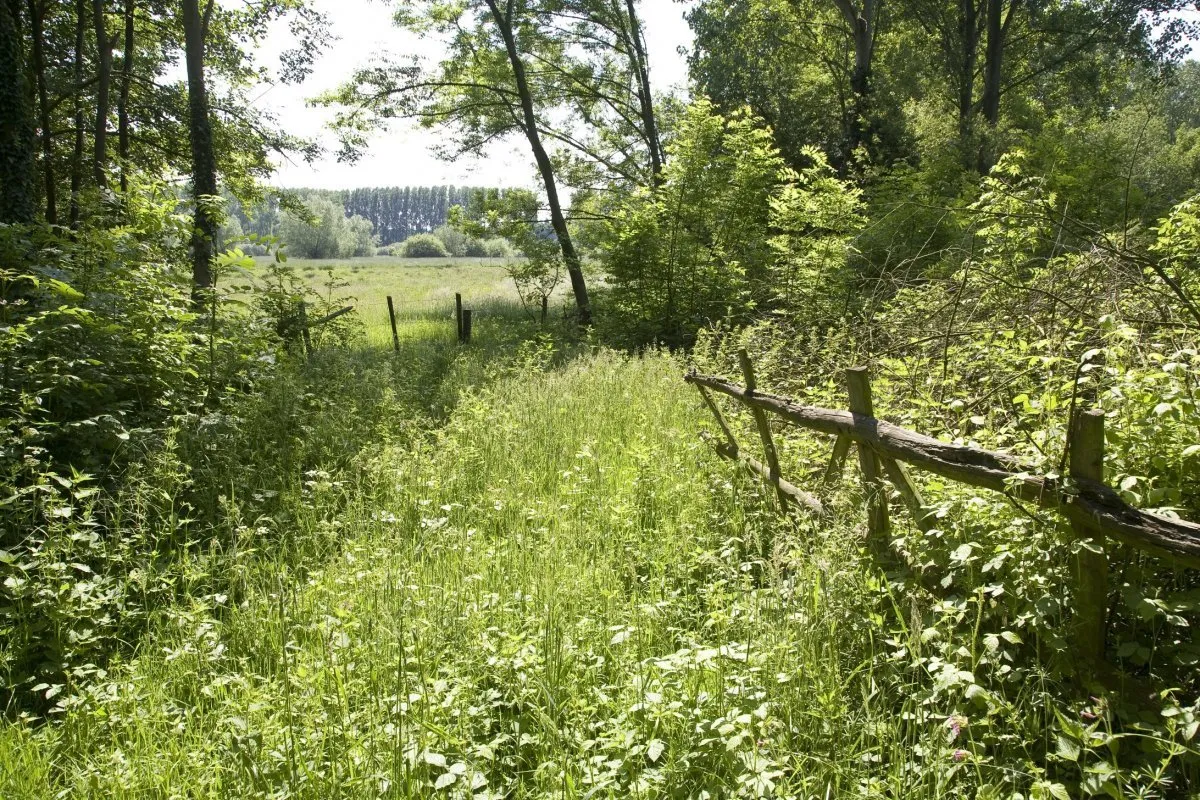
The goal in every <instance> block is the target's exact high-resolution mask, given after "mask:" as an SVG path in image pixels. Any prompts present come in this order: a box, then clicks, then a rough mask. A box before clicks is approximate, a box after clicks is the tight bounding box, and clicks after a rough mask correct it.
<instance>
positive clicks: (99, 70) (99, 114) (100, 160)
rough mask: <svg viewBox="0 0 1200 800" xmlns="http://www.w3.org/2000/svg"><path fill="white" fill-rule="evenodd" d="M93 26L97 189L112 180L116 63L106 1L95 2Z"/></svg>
mask: <svg viewBox="0 0 1200 800" xmlns="http://www.w3.org/2000/svg"><path fill="white" fill-rule="evenodd" d="M92 25H93V27H94V28H95V32H96V53H97V57H96V120H95V122H96V124H95V129H94V131H93V134H92V144H93V154H92V176H93V178H94V179H95V181H96V185H97V186H104V185H105V184H106V183H107V182H108V179H107V177H106V175H105V170H106V168H107V166H108V114H109V111H110V110H111V101H110V96H109V95H110V92H111V91H112V62H113V47H114V45H115V42H114V41H113V40H112V39H110V38H109V35H108V14H107V10H106V9H105V7H104V0H92Z"/></svg>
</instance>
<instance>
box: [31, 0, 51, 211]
mask: <svg viewBox="0 0 1200 800" xmlns="http://www.w3.org/2000/svg"><path fill="white" fill-rule="evenodd" d="M45 16H46V7H45V6H44V5H42V4H41V3H39V2H37V0H29V25H30V28H31V32H32V34H33V78H34V80H35V81H36V82H37V97H38V127H40V128H41V129H42V178H43V180H44V184H43V185H44V186H45V194H46V222H48V223H49V224H51V225H57V224H58V196H57V191H56V189H57V185H56V182H55V177H54V134H53V132H52V131H51V129H50V99H49V93H48V91H47V89H46V53H45V33H44V31H43V26H44V22H45Z"/></svg>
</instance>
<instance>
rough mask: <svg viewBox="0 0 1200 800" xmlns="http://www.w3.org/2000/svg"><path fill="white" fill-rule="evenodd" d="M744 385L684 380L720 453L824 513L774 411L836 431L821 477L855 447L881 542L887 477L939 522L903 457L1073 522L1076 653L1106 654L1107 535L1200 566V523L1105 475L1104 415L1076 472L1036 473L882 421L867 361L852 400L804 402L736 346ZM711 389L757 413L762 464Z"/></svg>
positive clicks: (1073, 451)
mask: <svg viewBox="0 0 1200 800" xmlns="http://www.w3.org/2000/svg"><path fill="white" fill-rule="evenodd" d="M739 358H740V360H741V368H742V375H743V378H744V379H745V383H746V385H745V386H740V385H738V384H736V383H733V382H731V381H728V380H725V379H723V378H719V377H715V376H712V375H700V374H697V373H695V372H694V371H693V372H691V373H689V374H688V375H687V376H686V377H685V380H686V381H687V382H688V383H690V384H692V385H693V386H695V387H696V388H697V389H699V391H700V394H701V396H702V397H703V398H704V402H705V404H706V405H707V406H708V407H709V409H710V410H711V411H712V413H713V416H714V417H715V418H716V421H717V425H718V427H719V428H720V429H721V432H722V434H723V435H724V438H725V441H724V442H723V443H720V442H715V443H714V446H715V448H716V450H717V452H718V453H720V454H721V455H722V456H724V457H726V458H729V459H732V460H737V461H740V462H741V463H742V464H743V465H744V466H745V467H746V468H747V469H748V470H749V471H750V472H753V473H754V474H756V475H758V476H759V477H761V478H762V479H763V480H765V481H766V482H767V483H769V484H770V485H771V486H773V487H774V488H775V491H776V494H777V495H778V498H779V502H780V505H781V508H783V509H787V508H788V506H789V505H791V506H799V507H803V508H807V509H808V510H810V511H812V512H814V513H817V514H824V513H825V508H824V505H823V504H822V502H821V500H820V499H819V498H818V497H816V496H815V495H813V494H810V493H809V492H806V491H804V490H803V489H800V488H798V487H796V486H794V485H793V484H791V483H789V482H788V481H786V480H784V478H783V476H782V474H780V468H779V457H778V453H777V451H776V448H775V443H774V441H773V439H772V435H771V428H770V425H769V423H768V414H771V415H775V416H777V417H780V418H782V419H784V420H786V421H787V422H790V423H792V424H794V425H798V426H800V427H802V428H807V429H809V430H813V431H817V432H819V433H825V434H831V435H833V436H835V437H836V439H835V441H834V445H833V455H832V457H831V459H830V461H829V466H828V468H827V469H826V470H825V475H824V484H825V485H826V486H829V485H831V484H832V483H833V482H835V481H836V480H837V479H838V478H840V476H841V474H842V472H843V468H844V464H845V460H846V457H847V455H848V454H849V452H850V448H851V446H852V445H856V446H857V455H858V463H859V467H860V470H861V473H862V476H863V482H864V485H865V488H866V490H867V514H868V536H869V538H870V541H871V544H872V546H873V547H875V548H884V547H890V537H889V535H888V531H889V527H890V519H889V515H890V509H889V504H888V501H887V493H886V490H885V479H886V481H887V482H890V483H891V484H892V485H893V486H895V488H896V490H897V493H898V494H899V496H900V498H901V500H902V501H903V505H904V506H905V507H907V508H908V510H909V512H910V513H911V514H912V516H913V519H914V520H915V522H916V524H917V526H918V527H919V528H920V529H922V530H928V529H929V528H931V527H932V523H931V521H930V518H929V512H928V510H927V508H926V506H925V503H924V501H923V499H922V497H921V494H920V491H919V489H918V488H917V486H916V485H915V484H914V483H913V481H912V480H911V478H910V477H909V475H908V472H907V470H906V468H905V463H907V464H911V465H912V466H914V467H918V468H920V469H924V470H927V471H929V472H932V473H935V474H937V475H940V476H941V477H943V478H946V479H948V480H952V481H956V482H958V483H965V484H967V485H969V486H978V487H981V488H985V489H991V490H994V491H997V492H1003V493H1004V494H1006V495H1008V496H1009V497H1012V498H1014V499H1019V500H1023V501H1026V502H1031V503H1035V504H1037V505H1038V506H1040V507H1042V508H1046V509H1049V510H1052V511H1056V512H1058V513H1060V514H1062V515H1063V516H1064V517H1066V519H1067V520H1069V521H1070V523H1071V528H1072V530H1073V531H1074V535H1075V536H1076V537H1077V538H1078V539H1080V540H1081V542H1080V546H1079V548H1078V556H1077V557H1076V559H1075V563H1074V565H1073V572H1074V581H1075V619H1074V634H1075V639H1076V643H1077V646H1078V650H1079V654H1080V655H1081V656H1083V657H1085V658H1087V659H1089V660H1090V661H1093V662H1099V661H1101V660H1102V659H1103V656H1104V636H1105V629H1106V627H1107V609H1108V603H1107V595H1108V555H1107V550H1106V540H1107V539H1108V538H1112V539H1116V540H1118V541H1120V542H1123V543H1125V544H1127V545H1129V546H1131V547H1135V548H1137V549H1140V550H1144V551H1147V552H1149V553H1152V554H1154V555H1156V556H1161V557H1163V558H1166V559H1168V560H1170V561H1171V562H1172V563H1174V564H1177V565H1179V566H1185V567H1193V568H1200V525H1196V524H1194V523H1191V522H1185V521H1182V520H1177V519H1169V518H1167V517H1162V516H1158V515H1155V514H1149V513H1147V512H1145V511H1140V510H1138V509H1136V508H1133V507H1132V506H1130V505H1128V504H1127V503H1126V502H1125V501H1124V500H1122V499H1121V497H1120V496H1119V495H1118V494H1117V493H1116V492H1115V491H1114V490H1113V489H1111V488H1110V487H1109V486H1107V485H1106V484H1105V483H1104V413H1103V412H1101V411H1095V410H1088V411H1080V412H1078V413H1075V414H1074V415H1073V418H1072V420H1071V426H1070V433H1069V436H1068V441H1067V447H1068V452H1069V465H1070V469H1069V471H1068V472H1069V478H1068V479H1067V480H1063V479H1059V478H1056V477H1053V476H1049V475H1036V474H1034V470H1033V468H1031V467H1029V466H1027V465H1024V464H1022V463H1021V461H1020V460H1019V459H1016V458H1014V457H1013V456H1011V455H1009V454H1007V453H1001V452H994V451H990V450H982V449H979V448H974V447H965V446H963V445H957V444H951V443H949V442H943V441H940V440H938V439H934V438H932V437H930V436H925V435H923V434H920V433H915V432H913V431H910V430H906V429H905V428H901V427H899V426H897V425H893V424H891V423H889V422H885V421H883V420H881V419H877V418H876V417H875V414H874V408H873V407H872V401H871V383H870V376H869V373H868V370H867V368H866V367H858V368H855V369H851V370H847V372H846V389H847V393H848V396H849V403H848V405H849V408H848V410H845V411H840V410H834V409H828V408H817V407H814V406H806V405H801V404H799V403H796V402H794V401H792V400H791V399H789V398H786V397H781V396H779V395H774V394H769V393H767V392H760V391H759V390H758V388H757V384H756V381H755V375H754V368H753V365H752V364H751V362H750V358H749V356H748V355H747V354H746V351H745V350H743V351H741V352H740V353H739ZM711 392H716V393H719V394H722V395H725V396H726V397H730V398H732V399H733V400H735V401H737V402H738V403H740V404H741V405H743V406H745V407H747V408H748V409H749V410H750V412H751V413H752V414H753V416H754V420H755V424H756V427H757V428H758V434H759V438H760V440H761V444H762V449H763V452H764V458H765V463H763V462H760V461H758V460H757V459H756V458H754V457H752V456H750V455H748V454H747V453H745V452H743V451H742V449H741V447H740V446H739V445H738V442H737V439H736V438H735V437H734V435H733V431H732V430H731V429H730V427H729V424H728V423H727V422H726V420H725V417H724V415H723V414H722V413H721V409H720V408H719V407H718V406H717V404H716V402H714V400H713V398H712V395H711Z"/></svg>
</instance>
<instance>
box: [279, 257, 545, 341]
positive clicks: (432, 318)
mask: <svg viewBox="0 0 1200 800" xmlns="http://www.w3.org/2000/svg"><path fill="white" fill-rule="evenodd" d="M258 260H259V263H260V264H262V263H264V261H266V260H268V259H262V258H260V259H258ZM287 263H288V265H290V266H292V267H293V269H294V270H295V271H296V275H299V276H300V277H301V278H304V281H305V282H307V283H308V284H310V285H311V287H312V288H313V289H316V290H317V291H319V293H320V294H322V296H323V297H325V299H326V300H328V301H329V305H330V307H334V308H336V307H341V306H343V305H347V306H354V308H355V312H356V314H358V318H359V319H360V320H361V323H362V325H364V329H365V331H366V336H367V342H368V343H370V344H372V345H379V347H384V345H389V344H390V343H391V330H390V326H389V323H388V295H391V297H392V302H394V305H395V309H396V319H397V323H398V326H400V336H401V337H414V336H415V337H428V336H452V331H454V303H455V293H460V294H462V297H463V307H464V308H470V309H473V312H474V317H475V320H474V324H475V327H476V330H478V327H479V326H480V325H485V326H486V325H488V324H490V321H488V318H496V317H508V318H522V317H527V313H526V311H524V309H523V308H522V306H521V297H520V295H518V294H517V290H516V287H515V285H514V283H512V279H511V278H510V277H509V276H508V273H506V272H505V265H506V264H508V263H509V259H488V258H450V259H445V258H414V259H406V258H395V257H390V255H380V257H373V258H354V259H330V260H316V259H296V258H292V259H288V261H287ZM330 270H331V271H332V278H331V277H330ZM559 294H560V291H559Z"/></svg>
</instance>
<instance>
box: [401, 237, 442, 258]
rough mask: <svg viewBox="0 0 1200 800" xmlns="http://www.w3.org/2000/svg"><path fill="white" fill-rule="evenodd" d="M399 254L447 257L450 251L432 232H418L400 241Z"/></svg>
mask: <svg viewBox="0 0 1200 800" xmlns="http://www.w3.org/2000/svg"><path fill="white" fill-rule="evenodd" d="M400 255H401V256H402V257H404V258H449V257H450V251H449V250H447V249H446V245H445V244H444V243H443V242H442V240H441V239H439V238H438V237H436V236H434V235H433V234H432V233H418V234H417V235H416V236H410V237H408V238H407V239H405V240H404V242H402V243H401V245H400Z"/></svg>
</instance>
